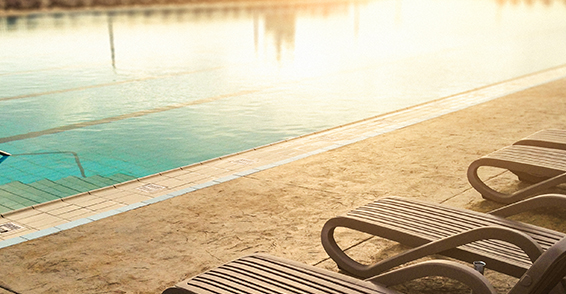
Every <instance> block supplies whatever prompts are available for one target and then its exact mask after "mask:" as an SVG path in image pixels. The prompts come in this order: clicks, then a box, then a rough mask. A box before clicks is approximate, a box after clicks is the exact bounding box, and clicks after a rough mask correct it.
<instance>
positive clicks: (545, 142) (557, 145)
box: [514, 129, 566, 150]
mask: <svg viewBox="0 0 566 294" xmlns="http://www.w3.org/2000/svg"><path fill="white" fill-rule="evenodd" d="M514 145H530V146H539V147H546V148H554V149H562V150H566V130H558V129H547V130H541V131H538V132H536V133H534V134H532V135H529V136H528V137H525V138H523V139H521V140H519V141H517V142H515V143H514Z"/></svg>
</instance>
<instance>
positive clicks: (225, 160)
mask: <svg viewBox="0 0 566 294" xmlns="http://www.w3.org/2000/svg"><path fill="white" fill-rule="evenodd" d="M563 77H566V65H565V66H561V67H556V68H552V69H549V70H546V71H542V72H538V73H534V74H531V75H527V76H523V77H518V78H516V79H512V80H509V81H505V82H502V83H498V84H494V85H490V86H486V87H482V88H478V89H475V90H472V91H468V92H465V93H461V94H458V95H454V96H450V97H445V98H441V99H438V100H436V101H432V102H428V103H425V104H421V105H417V106H414V107H410V108H407V109H403V110H400V111H396V112H394V113H390V114H386V115H380V116H376V117H372V118H368V119H365V120H362V121H358V122H354V123H351V124H347V125H343V126H340V127H336V128H332V129H328V130H325V131H322V132H317V133H313V134H309V135H306V136H302V137H298V138H294V139H290V140H286V141H282V142H277V143H274V144H270V145H266V146H261V147H258V148H254V149H253V150H247V151H244V152H240V153H237V154H232V155H228V156H225V157H220V158H215V159H213V160H209V161H205V162H201V163H197V164H192V165H189V166H184V167H180V168H177V169H173V170H169V171H165V172H161V173H159V174H155V175H151V176H147V177H143V178H139V179H135V180H132V181H128V182H124V183H121V184H116V185H113V186H109V187H105V188H102V189H98V190H93V191H89V192H86V193H82V194H77V195H74V196H70V197H66V198H62V199H58V200H55V201H51V202H47V203H43V204H40V205H35V206H32V207H28V208H25V209H20V210H16V211H12V212H9V213H5V214H2V218H1V219H0V248H2V247H7V246H10V245H13V244H17V243H21V242H25V241H27V240H31V239H35V238H39V237H41V236H45V235H49V234H52V233H56V232H58V231H62V230H66V229H69V228H73V227H76V226H80V225H82V224H86V223H89V222H93V221H96V220H99V219H102V218H105V217H108V216H112V215H115V214H118V213H121V212H125V211H128V210H132V209H135V208H138V207H142V206H145V205H149V204H152V203H156V202H159V201H162V200H165V199H168V198H172V197H175V196H179V195H182V194H186V193H189V192H191V191H195V190H198V189H201V188H204V187H208V186H212V185H216V184H220V183H222V182H225V181H230V180H232V179H236V178H239V177H244V176H246V175H249V174H253V173H256V172H259V171H261V170H265V169H269V168H272V167H276V166H279V165H283V164H285V163H289V162H292V161H295V160H299V159H301V158H305V157H308V156H311V155H314V154H318V153H322V152H325V151H328V150H332V149H335V148H339V147H341V146H344V145H348V144H352V143H355V142H357V141H361V140H364V139H367V138H370V137H374V136H378V135H380V134H384V133H387V132H390V131H393V130H396V129H400V128H403V127H406V126H409V125H413V124H416V123H419V122H422V121H425V120H428V119H431V118H435V117H439V116H441V115H444V114H447V113H451V112H454V111H458V110H460V109H464V108H467V107H469V106H473V105H476V104H480V103H483V102H487V101H490V100H492V99H495V98H498V97H502V96H505V95H507V94H510V93H514V92H518V91H521V90H524V89H527V88H531V87H534V86H537V85H540V84H544V83H547V82H550V81H553V80H557V79H560V78H563Z"/></svg>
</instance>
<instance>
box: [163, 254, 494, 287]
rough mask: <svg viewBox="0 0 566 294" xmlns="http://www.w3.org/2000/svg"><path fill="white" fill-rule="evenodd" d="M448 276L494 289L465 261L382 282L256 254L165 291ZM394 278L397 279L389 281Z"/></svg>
mask: <svg viewBox="0 0 566 294" xmlns="http://www.w3.org/2000/svg"><path fill="white" fill-rule="evenodd" d="M427 276H445V277H449V278H452V279H455V280H459V281H461V282H463V283H465V284H466V285H468V286H469V287H470V288H472V291H474V293H476V294H483V293H486V294H487V293H490V294H491V293H493V294H495V293H496V292H495V290H494V289H493V287H492V286H491V285H490V284H489V282H488V281H487V280H486V278H485V277H483V276H482V275H481V274H480V273H478V272H476V271H475V270H473V269H472V268H471V267H466V266H464V265H462V264H458V263H454V262H448V261H440V260H439V261H430V262H423V263H420V264H416V265H413V266H408V267H405V268H403V269H401V270H399V271H396V272H395V273H390V274H389V278H387V279H381V280H380V282H379V283H375V282H372V279H368V280H359V279H356V278H353V277H349V276H346V275H342V274H339V273H335V272H330V271H327V270H323V269H320V268H316V267H313V266H309V265H305V264H301V263H297V262H294V261H291V260H286V259H282V258H278V257H274V256H270V255H266V254H254V255H250V256H246V257H242V258H240V259H236V260H234V261H232V262H229V263H227V264H224V265H222V266H220V267H218V268H215V269H212V270H210V271H207V272H205V273H202V274H200V275H197V276H195V277H193V278H190V279H187V280H184V281H182V282H180V283H178V284H176V285H175V287H171V288H168V289H166V290H165V291H164V292H163V293H162V294H187V293H216V294H218V293H231V294H234V293H352V294H362V293H368V294H369V293H382V294H395V293H399V292H396V291H393V290H391V289H388V288H387V286H391V285H394V284H398V283H403V282H405V281H410V280H413V279H417V278H420V277H427ZM393 279H395V283H389V281H390V280H391V281H392V280H393Z"/></svg>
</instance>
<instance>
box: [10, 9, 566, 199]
mask: <svg viewBox="0 0 566 294" xmlns="http://www.w3.org/2000/svg"><path fill="white" fill-rule="evenodd" d="M513 3H514V4H513ZM513 3H507V2H503V1H492V0H479V1H478V0H458V1H454V0H439V1H432V2H431V1H418V0H404V1H398V0H384V1H367V2H360V1H358V2H350V1H337V2H332V3H327V4H322V3H312V2H311V3H309V4H307V3H301V2H285V3H245V2H242V3H238V4H218V5H193V6H184V7H176V8H172V7H167V8H162V9H155V8H154V9H151V10H144V9H130V10H127V9H124V10H115V11H98V12H97V11H94V12H72V13H51V14H32V15H28V16H20V17H3V18H0V34H1V35H0V36H1V38H2V41H3V42H2V43H1V44H0V52H2V59H1V60H0V89H2V91H0V107H1V108H0V109H1V111H0V150H4V151H7V152H9V153H11V154H13V155H12V156H10V157H8V158H7V159H5V160H4V161H3V162H2V163H0V198H2V197H9V196H10V195H8V194H10V193H15V192H14V191H15V190H14V189H15V188H14V187H15V186H14V184H13V183H14V182H16V183H23V184H28V185H31V186H32V187H34V189H38V188H39V187H43V186H45V185H44V184H45V182H46V181H50V182H60V183H64V184H62V186H63V188H61V187H58V188H57V189H55V190H57V191H55V190H53V189H52V190H49V191H48V192H46V193H48V194H57V195H54V197H64V196H65V195H70V194H72V193H75V192H80V191H85V190H89V189H95V188H96V187H101V186H104V185H108V184H109V183H111V182H116V181H123V180H127V179H131V178H137V177H142V176H145V175H149V174H153V173H157V172H160V171H164V170H168V169H172V168H176V167H178V166H184V165H188V164H191V163H195V162H199V161H203V160H207V159H210V158H214V157H218V156H222V155H225V154H230V153H234V152H238V151H242V150H245V149H249V148H253V147H256V146H260V145H264V144H268V143H272V142H275V141H279V140H283V139H287V138H292V137H296V136H300V135H303V134H307V133H311V132H314V131H319V130H322V129H326V128H330V127H333V126H337V125H341V124H344V123H348V122H352V121H356V120H360V119H363V118H367V117H371V116H375V115H379V114H382V113H387V112H390V111H394V110H397V109H400V108H404V107H408V106H411V105H415V104H419V103H423V102H426V101H430V100H434V99H438V98H441V97H446V96H449V95H454V94H457V93H461V92H465V91H469V90H471V89H474V88H478V87H482V86H485V85H489V84H493V83H498V82H501V81H504V80H508V79H511V78H514V77H517V76H521V75H525V74H529V73H532V72H536V71H539V70H544V69H547V68H551V67H554V66H559V65H563V64H566V57H564V55H563V52H565V51H566V39H565V38H563V36H564V33H565V32H566V18H565V17H564V15H565V13H566V5H565V3H564V2H563V1H550V2H542V1H541V2H536V1H535V2H532V3H530V4H529V2H525V3H523V2H513ZM74 179H87V181H86V182H87V184H84V185H85V186H84V187H82V186H81V187H78V186H80V185H79V184H78V182H76V181H73V180H74ZM81 185H82V184H81ZM16 186H17V187H19V188H22V186H21V185H16ZM64 187H67V188H74V189H70V190H67V189H65V188H64ZM62 190H64V191H62ZM59 192H61V193H59ZM6 193H8V194H6ZM45 197H46V200H47V199H48V198H49V195H47V196H45ZM33 201H36V202H37V201H40V200H32V202H33ZM0 205H2V203H1V201H0Z"/></svg>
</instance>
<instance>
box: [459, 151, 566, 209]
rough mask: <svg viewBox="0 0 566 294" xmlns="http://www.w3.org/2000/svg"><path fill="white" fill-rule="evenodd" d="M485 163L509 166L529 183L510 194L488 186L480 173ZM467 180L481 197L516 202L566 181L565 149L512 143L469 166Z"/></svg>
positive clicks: (497, 166)
mask: <svg viewBox="0 0 566 294" xmlns="http://www.w3.org/2000/svg"><path fill="white" fill-rule="evenodd" d="M482 166H488V167H496V168H503V169H507V170H509V171H511V172H513V173H515V174H516V175H518V176H519V179H520V180H522V181H525V182H529V183H530V185H529V186H527V187H525V188H523V189H521V190H519V191H516V192H513V193H511V194H505V193H501V192H499V191H496V190H494V189H493V188H491V187H489V186H488V185H487V184H486V183H485V182H484V181H483V180H482V179H481V178H480V177H479V175H478V169H479V168H480V167H482ZM468 181H469V182H470V184H471V185H472V187H474V188H475V189H476V190H477V191H478V192H480V193H481V195H482V197H483V198H485V199H489V200H492V201H496V202H500V203H513V202H516V201H519V200H521V199H525V198H527V197H531V196H534V195H537V194H540V193H542V192H544V191H546V190H548V189H549V188H553V187H556V186H557V185H559V184H562V183H565V182H566V150H561V149H554V148H546V147H538V146H529V145H511V146H507V147H505V148H502V149H499V150H497V151H495V152H493V153H490V154H488V155H486V156H483V157H481V158H479V159H477V160H475V161H474V162H472V163H471V164H470V166H469V167H468Z"/></svg>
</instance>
